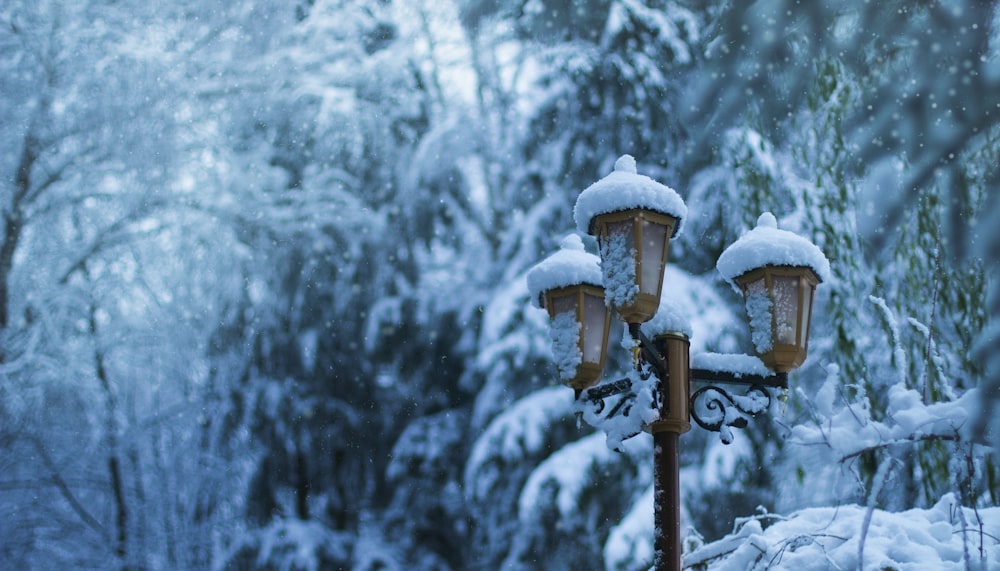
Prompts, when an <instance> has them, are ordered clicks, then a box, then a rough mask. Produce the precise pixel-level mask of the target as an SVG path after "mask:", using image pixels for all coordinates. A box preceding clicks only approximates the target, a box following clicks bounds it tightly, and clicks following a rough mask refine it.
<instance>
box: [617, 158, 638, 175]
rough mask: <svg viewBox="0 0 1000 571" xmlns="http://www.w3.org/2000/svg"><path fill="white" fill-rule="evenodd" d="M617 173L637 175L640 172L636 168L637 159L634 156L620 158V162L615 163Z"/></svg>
mask: <svg viewBox="0 0 1000 571" xmlns="http://www.w3.org/2000/svg"><path fill="white" fill-rule="evenodd" d="M615 171H616V172H630V173H632V174H637V172H638V171H636V168H635V157H633V156H632V155H622V156H620V157H618V160H617V161H615Z"/></svg>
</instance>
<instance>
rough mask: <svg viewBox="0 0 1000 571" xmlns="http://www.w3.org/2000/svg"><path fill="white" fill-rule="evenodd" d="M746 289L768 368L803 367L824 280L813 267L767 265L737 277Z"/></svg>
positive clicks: (749, 311) (752, 332)
mask: <svg viewBox="0 0 1000 571" xmlns="http://www.w3.org/2000/svg"><path fill="white" fill-rule="evenodd" d="M735 282H736V284H737V285H738V286H739V287H740V289H742V290H743V297H744V300H745V301H746V308H747V316H748V317H749V319H750V337H751V339H752V341H753V344H754V347H755V348H756V350H757V354H758V355H759V356H760V360H761V361H763V362H764V364H765V365H767V367H768V368H770V369H772V370H774V371H776V372H778V373H787V372H789V371H793V370H795V369H797V368H799V366H800V365H802V363H803V362H804V361H805V360H806V352H807V351H808V349H809V323H810V321H811V320H812V302H813V293H814V292H815V290H816V286H817V285H818V284H819V283H820V279H819V276H817V275H816V272H814V271H813V270H812V269H811V268H808V267H801V266H798V267H793V266H764V267H762V268H757V269H755V270H751V271H749V272H747V273H745V274H743V275H741V276H738V277H736V278H735Z"/></svg>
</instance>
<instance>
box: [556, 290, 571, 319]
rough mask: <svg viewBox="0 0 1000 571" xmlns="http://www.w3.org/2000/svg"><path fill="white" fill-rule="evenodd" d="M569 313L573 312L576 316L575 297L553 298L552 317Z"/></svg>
mask: <svg viewBox="0 0 1000 571" xmlns="http://www.w3.org/2000/svg"><path fill="white" fill-rule="evenodd" d="M567 311H572V312H573V313H574V314H576V296H575V295H561V296H559V297H554V298H552V317H555V316H557V315H559V314H560V313H566V312H567Z"/></svg>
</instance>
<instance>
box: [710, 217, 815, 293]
mask: <svg viewBox="0 0 1000 571" xmlns="http://www.w3.org/2000/svg"><path fill="white" fill-rule="evenodd" d="M764 266H794V267H806V268H811V269H812V270H813V271H814V272H816V276H817V277H819V279H820V281H827V280H829V279H830V261H829V260H827V259H826V256H825V255H824V254H823V252H822V251H821V250H820V249H819V248H818V247H817V246H816V245H815V244H813V243H812V242H810V241H809V240H808V239H807V238H803V237H802V236H799V235H798V234H794V233H792V232H789V231H788V230H782V229H780V228H778V220H777V219H776V218H775V217H774V214H771V213H770V212H765V213H763V214H761V215H760V217H759V218H757V227H756V228H754V229H753V230H750V231H749V232H747V233H746V234H744V235H743V236H741V237H740V239H739V240H737V241H735V242H733V243H732V244H731V245H730V246H729V247H728V248H726V250H725V251H724V252H722V255H721V256H719V261H718V262H716V264H715V267H716V269H718V270H719V273H720V274H722V277H723V278H725V279H726V281H728V282H729V283H730V284H731V285H733V287H736V283H735V281H734V280H735V279H736V278H738V277H739V276H742V275H743V274H745V273H747V272H749V271H752V270H755V269H757V268H762V267H764Z"/></svg>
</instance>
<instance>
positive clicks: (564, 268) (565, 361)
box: [527, 235, 611, 393]
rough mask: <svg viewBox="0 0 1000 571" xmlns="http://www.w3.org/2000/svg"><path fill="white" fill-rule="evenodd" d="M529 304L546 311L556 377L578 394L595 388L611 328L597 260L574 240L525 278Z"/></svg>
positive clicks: (580, 242)
mask: <svg viewBox="0 0 1000 571" xmlns="http://www.w3.org/2000/svg"><path fill="white" fill-rule="evenodd" d="M527 282H528V290H529V291H530V293H531V297H532V301H533V302H534V303H535V304H536V305H538V306H540V307H542V308H544V309H545V310H547V311H548V314H549V317H550V318H551V327H550V330H549V334H550V336H551V338H552V355H553V357H554V358H555V361H556V367H557V369H558V371H559V378H560V380H561V381H562V382H564V383H565V384H567V385H569V386H571V387H573V389H574V390H575V391H576V392H577V393H579V392H581V391H583V390H586V389H587V388H590V387H591V386H593V385H595V384H597V382H598V381H599V380H600V378H601V374H602V372H603V371H604V359H605V354H606V348H607V345H608V335H609V333H610V329H611V313H610V311H609V310H608V308H607V305H606V303H605V301H604V288H602V287H601V270H600V260H599V258H598V257H597V256H595V255H593V254H588V253H587V252H586V251H584V247H583V241H582V240H580V237H579V236H576V235H570V236H568V237H567V238H566V239H564V240H563V243H562V249H560V250H559V251H558V252H556V253H555V254H553V255H551V256H549V257H548V258H546V259H545V260H542V261H541V262H540V263H538V264H537V265H536V266H535V267H533V268H532V269H531V270H530V271H529V272H528V275H527Z"/></svg>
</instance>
